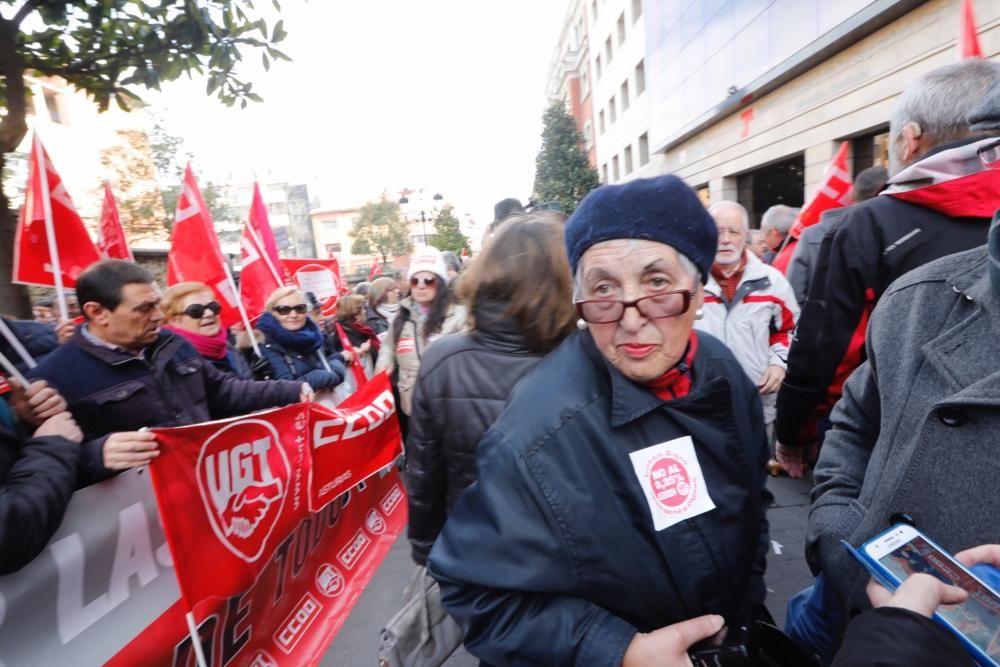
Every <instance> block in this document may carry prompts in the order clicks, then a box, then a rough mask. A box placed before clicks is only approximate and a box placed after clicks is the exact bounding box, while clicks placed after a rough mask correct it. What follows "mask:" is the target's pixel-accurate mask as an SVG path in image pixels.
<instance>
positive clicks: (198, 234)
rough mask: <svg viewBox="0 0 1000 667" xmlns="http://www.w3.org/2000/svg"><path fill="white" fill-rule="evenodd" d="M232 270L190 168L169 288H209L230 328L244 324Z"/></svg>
mask: <svg viewBox="0 0 1000 667" xmlns="http://www.w3.org/2000/svg"><path fill="white" fill-rule="evenodd" d="M228 266H229V265H228V264H226V259H225V258H224V257H223V256H222V250H221V249H220V248H219V238H218V237H217V236H216V235H215V229H214V228H213V227H212V216H211V214H210V213H209V212H208V207H206V206H205V200H203V199H202V198H201V191H200V190H199V189H198V183H197V181H195V179H194V172H192V171H191V165H188V166H187V168H186V169H185V170H184V182H183V185H182V187H181V195H180V197H178V199H177V213H176V214H175V215H174V230H173V234H172V235H171V238H170V252H169V253H168V254H167V284H168V285H176V284H177V283H181V282H186V281H189V280H192V281H195V282H199V283H204V284H206V285H208V286H209V287H210V288H211V289H212V291H213V292H215V295H216V298H217V299H218V300H219V303H221V304H222V314H221V317H222V322H223V324H225V325H226V326H229V325H231V324H235V323H236V322H239V321H240V312H239V310H238V308H239V303H238V297H237V295H236V290H235V288H234V286H233V283H232V281H231V280H230V278H229V276H228V274H227V269H228Z"/></svg>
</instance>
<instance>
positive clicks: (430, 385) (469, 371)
mask: <svg viewBox="0 0 1000 667" xmlns="http://www.w3.org/2000/svg"><path fill="white" fill-rule="evenodd" d="M562 234H563V226H562V224H560V223H559V222H557V221H555V220H553V219H551V218H550V217H549V216H548V215H546V214H538V215H520V216H516V217H513V218H509V219H508V220H506V221H505V222H504V225H503V227H501V228H500V229H499V231H498V232H497V234H496V235H495V236H494V238H493V240H492V241H491V242H490V245H489V246H488V247H487V248H486V249H485V250H483V252H482V254H481V255H480V256H479V257H478V258H477V259H476V262H475V263H474V264H472V266H471V267H470V268H469V269H467V270H466V271H465V272H464V273H463V274H462V277H461V279H460V280H459V282H458V295H459V298H461V299H462V300H463V302H464V303H467V304H468V308H469V311H470V315H471V319H472V328H471V330H470V331H469V332H468V333H465V334H462V335H458V336H449V337H448V338H446V339H444V340H442V341H440V342H439V343H436V344H435V345H434V347H432V348H431V349H430V350H428V351H427V354H426V355H424V359H423V363H422V364H421V367H420V374H419V376H418V377H417V384H416V390H415V392H414V399H413V413H412V414H411V416H410V434H409V438H408V439H407V441H406V455H407V490H408V492H409V504H410V519H409V522H410V525H409V532H408V534H409V538H410V543H411V545H412V548H413V559H414V560H415V561H416V562H417V564H418V565H423V564H424V563H425V562H426V560H427V554H428V553H429V552H430V549H431V546H432V545H433V544H434V540H435V539H436V538H437V535H438V533H439V532H440V531H441V528H442V526H444V521H445V517H446V516H447V514H448V512H450V511H451V508H452V507H453V506H454V505H455V502H456V501H457V500H458V498H459V496H460V495H461V494H462V492H463V491H464V490H465V488H466V487H467V486H468V485H469V484H471V483H472V482H474V481H475V479H476V465H475V463H476V447H477V445H478V444H479V440H480V439H481V438H482V436H483V434H484V433H485V432H486V431H487V430H488V429H489V427H490V426H491V425H492V424H493V422H494V421H495V420H496V418H497V417H498V416H499V415H500V412H501V411H502V410H503V407H504V405H505V404H506V402H507V398H508V396H509V395H510V392H511V390H512V389H513V387H514V385H515V384H516V383H517V382H518V380H520V379H521V378H522V377H524V376H525V375H527V374H528V372H529V371H531V370H532V369H533V368H534V367H535V365H536V364H537V363H538V362H539V361H541V359H542V357H543V356H544V355H545V354H546V353H547V352H548V351H549V350H551V349H552V348H554V347H555V346H556V345H558V344H559V342H560V341H561V340H562V339H563V338H565V337H566V336H568V335H569V334H570V333H572V332H573V331H574V329H575V324H574V323H575V321H576V318H577V315H576V311H575V310H574V308H573V303H572V296H573V285H572V278H571V276H570V270H569V262H568V260H567V259H566V249H565V247H564V245H563V238H562Z"/></svg>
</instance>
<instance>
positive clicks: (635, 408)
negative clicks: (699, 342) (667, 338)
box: [582, 331, 718, 428]
mask: <svg viewBox="0 0 1000 667" xmlns="http://www.w3.org/2000/svg"><path fill="white" fill-rule="evenodd" d="M582 340H583V349H584V351H585V352H586V353H587V355H588V356H589V357H590V358H591V359H592V360H593V362H594V363H595V364H597V365H598V367H603V368H604V369H606V371H607V373H608V377H609V379H610V381H611V426H612V427H614V428H618V427H619V426H624V425H625V424H628V423H630V422H633V421H635V420H637V419H639V418H641V417H644V416H646V415H647V414H649V413H650V412H652V411H653V410H655V409H656V408H658V407H660V406H661V405H667V404H669V405H673V406H678V407H679V406H682V405H684V404H685V403H689V402H693V401H696V400H698V399H700V398H702V397H704V396H705V395H706V394H708V393H712V392H714V390H715V389H716V388H717V386H716V385H717V384H718V383H715V382H708V381H707V380H706V379H701V380H700V379H699V378H705V376H706V374H705V373H698V372H697V371H696V370H695V369H696V368H697V365H698V361H699V359H700V358H702V356H703V353H702V351H701V349H700V348H699V351H698V354H697V355H696V357H695V362H694V363H693V364H692V372H691V382H692V386H691V392H690V393H689V394H688V395H687V396H683V397H681V398H678V399H675V400H672V401H664V400H662V399H660V398H659V397H658V396H657V395H656V394H654V393H653V392H652V391H650V389H649V388H648V387H646V386H644V385H642V384H640V383H638V382H633V381H632V380H629V379H628V378H627V377H625V376H624V375H622V374H621V373H620V372H619V371H618V370H617V369H616V368H615V367H614V366H612V365H611V364H610V363H609V362H608V360H607V359H606V358H605V357H604V355H603V354H601V351H600V350H598V349H597V345H596V344H595V343H594V338H593V336H591V335H590V332H589V331H588V332H585V333H584V335H583V336H582Z"/></svg>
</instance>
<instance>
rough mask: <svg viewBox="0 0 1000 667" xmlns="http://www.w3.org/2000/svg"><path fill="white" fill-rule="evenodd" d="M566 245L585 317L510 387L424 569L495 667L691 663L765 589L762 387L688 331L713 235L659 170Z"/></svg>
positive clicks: (595, 198)
mask: <svg viewBox="0 0 1000 667" xmlns="http://www.w3.org/2000/svg"><path fill="white" fill-rule="evenodd" d="M565 240H566V249H567V255H568V257H569V263H570V266H571V268H572V271H573V275H574V280H573V292H574V296H573V299H574V301H575V303H576V308H577V313H578V315H579V318H580V320H581V322H580V323H579V324H580V326H581V327H582V328H583V329H584V330H582V331H578V332H576V333H574V334H572V335H571V336H569V337H568V338H566V339H565V340H564V341H563V342H562V343H561V344H560V345H559V347H557V348H556V349H555V350H553V351H552V352H550V353H549V355H548V356H547V357H546V358H545V359H543V360H542V361H541V362H540V363H539V364H538V365H537V366H536V367H535V368H534V369H533V370H532V371H531V372H530V373H529V374H528V375H527V376H526V377H524V378H523V379H522V380H521V381H520V382H519V383H518V384H517V386H516V387H514V390H513V392H512V394H511V397H510V400H509V401H508V402H507V403H506V407H505V408H504V411H503V413H502V414H501V415H500V417H499V419H498V420H497V421H496V423H494V424H493V426H492V427H491V428H490V430H489V431H487V432H486V435H485V436H484V437H483V440H482V442H481V443H480V444H479V447H478V448H477V450H476V452H477V453H476V456H477V469H478V471H479V476H478V479H477V481H476V483H475V484H473V485H472V486H470V487H469V488H467V489H466V490H465V493H464V494H463V495H462V496H461V498H460V499H459V500H458V503H457V504H456V505H455V507H454V509H453V510H452V511H451V513H450V514H448V520H447V522H446V523H445V524H444V528H443V529H442V531H441V533H440V534H439V535H438V536H437V540H436V541H435V542H434V546H433V548H432V549H431V552H430V556H429V559H428V569H429V571H430V573H431V575H432V576H433V577H434V578H435V579H437V580H438V582H439V583H440V584H441V598H442V602H443V603H444V607H445V608H446V609H447V611H448V612H449V613H450V614H451V615H452V616H454V617H455V618H456V619H457V620H458V621H459V624H460V625H461V626H462V627H463V628H465V629H466V630H467V634H466V636H465V646H466V648H467V649H468V650H469V651H470V652H471V653H472V654H473V655H475V656H476V657H478V658H480V660H482V661H483V662H485V663H489V664H491V665H497V666H499V665H508V664H529V663H530V664H538V665H571V664H575V665H622V666H623V667H633V666H637V665H638V666H644V665H650V666H652V665H682V664H683V665H689V664H691V662H689V659H688V648H689V646H690V645H691V644H693V643H695V642H697V641H698V640H701V639H704V638H706V637H708V636H711V635H713V634H715V633H716V632H717V631H718V630H719V629H720V628H721V627H722V625H723V621H725V622H726V623H728V624H729V625H730V626H731V627H734V628H735V627H737V626H738V625H741V624H742V623H743V622H745V621H749V620H750V619H753V618H755V617H756V614H760V613H762V612H761V611H760V610H761V609H762V603H763V601H764V595H765V590H766V589H765V587H764V578H763V574H764V556H765V554H766V553H767V547H768V544H769V542H768V533H767V521H766V519H765V515H764V499H765V495H766V490H765V487H764V482H765V480H766V473H765V470H764V468H765V463H766V462H767V443H766V441H765V437H764V420H763V415H762V412H761V403H760V395H759V393H758V391H757V388H756V387H755V386H754V385H753V383H752V382H751V381H750V379H749V378H748V377H747V375H746V373H744V372H743V369H742V367H741V366H740V365H739V363H738V362H737V361H736V359H735V358H734V357H733V355H732V353H731V352H730V351H729V350H728V349H727V348H726V347H725V346H724V345H723V344H722V343H721V342H720V341H719V340H717V339H715V338H713V337H712V336H710V335H708V334H704V333H701V332H698V333H696V332H695V331H694V330H693V326H694V322H695V319H696V318H697V317H698V310H699V308H700V307H701V303H702V295H703V289H704V287H703V286H704V283H705V279H706V278H707V277H708V275H709V271H710V270H711V266H712V261H713V258H714V257H715V253H716V247H717V244H718V230H717V229H716V227H715V224H714V223H713V221H712V218H711V217H710V216H709V215H708V213H707V212H706V211H705V207H704V206H703V205H702V203H701V201H700V200H699V199H698V196H697V195H696V194H695V193H694V191H692V190H691V189H690V188H689V187H687V186H686V185H685V184H684V183H683V182H682V181H681V180H680V179H678V178H676V177H674V176H661V177H658V178H651V179H638V180H634V181H630V182H629V183H625V184H622V185H606V186H603V187H600V188H598V189H596V190H594V191H593V192H591V193H590V194H589V195H587V197H586V198H585V199H584V200H583V201H582V202H581V203H580V205H579V206H578V207H577V209H576V211H574V213H573V215H572V217H570V219H569V220H568V222H567V224H566V230H565ZM480 261H481V260H480ZM421 381H422V382H423V379H422V380H421ZM422 388H423V384H421V389H420V390H419V391H418V396H417V400H418V401H421V400H422V396H423V393H422ZM414 432H415V433H416V432H417V429H416V428H414ZM763 613H766V612H763ZM733 639H734V640H735V641H740V637H739V636H734V637H733ZM751 650H752V649H751ZM781 664H809V663H808V662H803V663H781Z"/></svg>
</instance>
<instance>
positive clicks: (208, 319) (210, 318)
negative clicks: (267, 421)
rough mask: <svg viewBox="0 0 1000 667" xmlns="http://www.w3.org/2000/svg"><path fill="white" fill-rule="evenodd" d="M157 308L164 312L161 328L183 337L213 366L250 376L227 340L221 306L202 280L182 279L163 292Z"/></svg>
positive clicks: (248, 368)
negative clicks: (163, 322)
mask: <svg viewBox="0 0 1000 667" xmlns="http://www.w3.org/2000/svg"><path fill="white" fill-rule="evenodd" d="M160 308H161V309H162V310H163V314H164V315H165V316H166V324H165V325H164V327H163V328H164V329H167V330H168V331H171V332H173V333H175V334H177V335H178V336H181V337H182V338H184V339H186V340H187V341H188V342H189V343H191V345H193V346H194V349H196V350H198V354H200V355H201V356H202V357H204V358H205V359H207V360H208V361H209V362H211V364H212V365H213V366H215V367H216V368H218V369H219V370H222V371H225V372H227V373H233V374H235V375H237V376H238V377H241V378H249V377H250V375H251V372H250V367H249V366H248V365H247V362H246V360H245V359H244V357H243V355H241V354H239V352H237V350H236V349H235V348H234V347H233V345H232V344H231V343H230V342H229V336H228V334H227V332H226V329H225V327H223V326H222V320H221V319H220V318H219V313H221V312H222V306H221V305H220V304H219V302H218V300H216V298H215V294H214V293H213V292H212V290H211V288H209V286H208V285H205V284H204V283H198V282H184V283H177V284H176V285H171V286H170V287H168V288H167V289H166V290H164V292H163V296H162V298H161V300H160Z"/></svg>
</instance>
